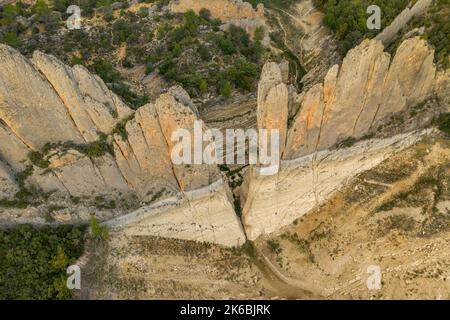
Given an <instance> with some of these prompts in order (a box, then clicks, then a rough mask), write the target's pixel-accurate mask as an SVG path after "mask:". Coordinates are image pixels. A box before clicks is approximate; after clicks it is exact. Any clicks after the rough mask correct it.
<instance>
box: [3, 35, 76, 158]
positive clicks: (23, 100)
mask: <svg viewBox="0 0 450 320" xmlns="http://www.w3.org/2000/svg"><path fill="white" fill-rule="evenodd" d="M0 65H1V68H0V118H1V119H2V125H3V126H4V127H7V128H8V129H9V130H10V132H13V133H14V134H15V135H16V136H17V138H18V139H20V140H21V141H24V142H25V143H26V145H27V146H28V147H30V148H33V149H40V148H42V147H43V146H44V145H45V144H46V143H48V142H57V141H69V140H70V141H73V142H75V143H83V142H85V140H84V139H83V137H82V135H81V133H80V131H79V130H78V129H77V127H76V125H75V123H74V122H73V120H72V118H71V117H70V114H69V112H68V110H67V108H66V106H65V105H64V103H63V101H62V100H61V98H60V97H59V96H58V94H57V93H56V92H55V90H54V89H53V87H52V86H51V84H50V83H49V82H48V81H47V80H46V79H45V78H44V76H43V75H42V74H41V73H40V72H39V71H38V70H37V69H36V68H35V67H34V66H33V65H32V64H31V62H30V61H28V60H27V59H26V58H25V57H23V56H22V55H21V54H20V53H19V52H17V51H16V50H14V49H12V48H10V47H8V46H6V45H3V44H1V45H0ZM3 143H4V142H3V141H2V144H3ZM5 143H6V142H5Z"/></svg>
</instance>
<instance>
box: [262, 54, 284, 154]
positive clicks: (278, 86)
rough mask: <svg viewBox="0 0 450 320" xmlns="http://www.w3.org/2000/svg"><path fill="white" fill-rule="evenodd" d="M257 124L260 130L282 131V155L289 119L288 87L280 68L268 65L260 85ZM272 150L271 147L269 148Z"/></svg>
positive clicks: (275, 65)
mask: <svg viewBox="0 0 450 320" xmlns="http://www.w3.org/2000/svg"><path fill="white" fill-rule="evenodd" d="M257 103H258V106H257V122H258V129H268V130H270V129H278V130H279V131H280V154H281V153H283V150H284V145H285V142H286V132H287V118H288V103H289V101H288V87H287V85H286V84H285V83H283V77H282V74H281V69H280V66H279V65H278V64H276V63H274V62H270V63H266V64H265V65H264V67H263V70H262V73H261V79H260V81H259V84H258V102H257ZM269 150H270V147H269Z"/></svg>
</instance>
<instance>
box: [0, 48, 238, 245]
mask: <svg viewBox="0 0 450 320" xmlns="http://www.w3.org/2000/svg"><path fill="white" fill-rule="evenodd" d="M197 120H198V111H197V110H196V107H195V105H194V104H193V103H192V101H191V99H190V97H189V95H188V94H187V93H186V91H184V90H183V89H182V88H180V87H173V88H171V89H169V90H168V92H167V93H165V94H163V95H161V96H160V97H159V98H158V99H156V101H155V103H154V104H147V105H145V106H143V107H141V108H139V109H138V110H137V111H133V110H131V109H130V108H128V107H127V106H126V105H125V104H124V103H123V102H122V101H121V100H120V99H119V98H118V97H117V96H116V95H115V94H114V93H112V92H110V91H109V90H108V88H107V87H106V85H105V84H104V83H103V81H102V80H101V79H100V78H99V77H97V76H94V75H92V74H90V73H89V72H88V71H87V70H86V69H85V68H84V67H81V66H75V67H73V68H71V67H70V66H67V65H65V64H63V63H62V62H60V61H58V60H57V59H56V58H54V57H52V56H49V55H46V54H43V53H41V52H35V53H34V55H33V59H32V61H29V60H28V59H26V58H25V57H23V56H22V55H21V54H19V53H18V52H17V51H16V50H14V49H12V48H9V47H7V46H4V45H0V182H1V184H0V200H5V201H10V200H14V199H15V195H16V193H17V192H18V191H20V190H23V188H33V190H36V191H38V192H40V193H47V194H48V195H50V194H51V195H52V197H53V198H52V199H53V200H54V201H58V202H59V203H64V204H67V203H70V201H69V200H68V199H69V197H70V199H71V201H72V200H73V199H78V200H77V201H78V202H79V201H81V202H82V203H81V205H80V206H76V207H73V206H70V205H67V208H66V207H64V209H61V210H59V211H55V213H54V214H53V218H54V219H55V221H57V222H65V223H71V222H80V221H85V220H86V219H88V218H89V215H90V214H91V213H92V211H91V210H92V208H91V207H90V206H91V204H92V201H93V200H95V201H103V200H102V199H106V201H110V200H119V201H122V200H125V201H128V202H130V201H134V202H135V203H134V207H138V206H143V208H144V209H143V211H142V210H141V211H138V213H139V212H144V213H145V217H147V218H146V220H145V221H144V222H143V224H137V225H132V226H131V227H130V226H129V225H128V224H127V223H125V224H124V225H123V227H124V228H125V229H126V231H127V232H131V233H132V234H150V235H155V236H163V237H177V238H180V239H187V240H199V241H209V242H215V243H219V244H223V245H229V246H232V245H239V244H242V243H243V242H244V241H245V236H244V233H243V231H242V228H241V226H240V223H239V220H238V218H237V216H236V214H235V212H234V209H233V206H232V197H231V194H230V191H229V189H228V185H227V184H224V183H223V182H222V176H221V174H220V172H219V170H218V169H217V166H213V165H203V164H197V165H196V164H192V165H189V164H186V165H184V164H182V165H174V164H173V162H172V159H171V153H172V151H173V148H174V145H175V144H176V141H173V139H172V138H173V137H172V135H173V133H174V132H176V131H177V130H178V129H182V130H185V131H186V132H188V133H189V134H190V135H191V138H192V139H193V137H194V134H195V132H194V131H195V130H194V124H195V123H196V121H197ZM204 129H205V128H204V127H200V128H199V132H198V133H197V134H200V136H201V138H202V136H203V131H204ZM192 142H193V140H192ZM25 169H26V170H25ZM24 172H26V174H25V173H24ZM150 203H151V204H155V203H156V204H157V205H156V206H155V207H147V205H148V204H150ZM166 203H171V208H170V210H165V211H164V212H161V211H160V208H161V206H162V207H164V206H165V204H166ZM100 205H103V204H102V203H100ZM97 209H99V208H98V207H97ZM24 210H25V211H23V210H22V211H21V209H20V208H17V209H13V210H10V211H9V212H6V213H5V212H2V217H1V219H0V221H1V223H2V224H3V223H6V224H11V223H14V222H23V223H25V222H28V223H45V219H44V218H43V216H42V214H41V213H40V209H39V208H31V207H30V208H27V209H24ZM44 210H45V209H44ZM102 210H105V209H102ZM110 210H111V209H110ZM155 210H156V211H155ZM0 211H2V210H0ZM95 211H97V210H95ZM58 212H60V213H58ZM117 215H121V216H122V217H123V221H125V222H126V221H129V220H130V219H131V220H133V217H135V215H136V213H132V214H131V215H127V213H126V209H123V208H121V209H120V210H117V212H112V213H111V212H107V213H105V214H104V215H103V216H101V219H102V220H105V219H106V220H108V219H110V218H112V217H114V216H117ZM147 220H148V221H147ZM119 221H122V220H121V219H119ZM115 226H117V225H115Z"/></svg>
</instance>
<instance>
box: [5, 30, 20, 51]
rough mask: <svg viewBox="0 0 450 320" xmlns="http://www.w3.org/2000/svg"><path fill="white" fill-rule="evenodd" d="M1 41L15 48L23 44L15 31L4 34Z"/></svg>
mask: <svg viewBox="0 0 450 320" xmlns="http://www.w3.org/2000/svg"><path fill="white" fill-rule="evenodd" d="M1 42H2V43H4V44H7V45H8V46H11V47H14V48H18V47H19V46H20V45H21V41H20V39H19V37H18V36H17V34H16V33H15V32H6V33H5V34H4V35H3V36H2V39H1Z"/></svg>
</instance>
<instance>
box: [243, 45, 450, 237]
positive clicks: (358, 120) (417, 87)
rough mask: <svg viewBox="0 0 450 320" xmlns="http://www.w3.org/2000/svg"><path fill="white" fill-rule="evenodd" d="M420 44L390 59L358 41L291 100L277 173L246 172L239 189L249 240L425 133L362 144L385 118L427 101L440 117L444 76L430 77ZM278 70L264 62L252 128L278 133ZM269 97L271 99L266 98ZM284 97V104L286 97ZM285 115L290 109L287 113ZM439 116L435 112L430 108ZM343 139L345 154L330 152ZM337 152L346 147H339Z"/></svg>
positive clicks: (281, 110)
mask: <svg viewBox="0 0 450 320" xmlns="http://www.w3.org/2000/svg"><path fill="white" fill-rule="evenodd" d="M433 56H434V52H433V50H432V49H431V48H430V47H429V46H428V45H427V43H426V41H424V40H421V39H419V38H413V39H408V40H406V41H404V42H403V43H402V44H401V45H400V46H399V48H398V50H397V52H396V54H395V56H394V58H393V59H392V60H391V57H390V55H389V54H388V53H386V52H384V47H383V45H382V43H381V42H380V41H378V40H365V41H364V42H363V43H361V44H360V45H359V46H357V47H356V48H354V49H352V50H350V51H349V53H348V54H347V56H346V57H345V59H344V61H343V63H342V65H341V66H338V65H335V66H333V67H332V68H331V69H330V70H329V71H328V73H327V76H326V77H325V79H324V81H323V83H319V84H316V85H315V86H313V87H312V88H310V89H309V90H307V91H306V92H304V93H301V94H299V95H295V94H294V95H293V96H292V97H295V98H296V99H299V100H300V101H301V106H300V110H299V111H298V112H297V114H296V116H295V117H294V119H293V124H292V126H291V128H290V129H289V130H288V132H287V140H286V145H285V146H284V145H282V146H281V148H282V150H283V151H284V152H283V159H282V161H281V167H280V171H279V172H278V174H276V175H274V176H268V177H267V176H260V175H259V174H258V170H250V175H249V177H248V180H247V181H246V183H245V186H246V187H245V189H246V190H244V197H243V198H245V199H246V201H245V205H244V209H243V224H244V228H245V230H246V234H247V236H248V238H249V239H256V238H257V237H258V236H259V235H261V234H266V233H272V232H275V231H277V230H279V229H280V228H281V227H283V226H285V225H288V224H290V223H292V222H293V221H294V220H295V219H297V218H299V217H301V216H302V215H303V214H306V213H307V212H310V211H311V210H313V209H314V208H317V207H318V206H319V205H320V204H322V203H323V202H324V201H325V200H327V199H328V198H329V197H330V196H331V195H332V194H333V193H334V192H336V191H337V190H339V189H340V188H341V187H342V185H344V184H345V183H346V181H348V180H349V179H351V178H352V177H354V176H355V175H357V174H358V173H361V172H363V171H366V170H369V169H371V168H372V167H374V166H376V165H378V164H379V163H381V162H382V161H383V160H384V159H386V158H388V157H390V156H391V155H392V154H394V153H396V152H399V151H401V150H403V149H404V148H406V147H408V146H410V145H412V144H414V143H415V142H417V141H418V140H419V139H420V138H421V136H422V135H423V134H427V132H426V131H424V132H421V131H420V128H419V127H415V128H414V129H415V130H417V129H419V130H417V131H415V132H407V133H402V134H397V135H394V136H392V137H388V138H384V139H363V140H364V141H361V142H358V143H356V144H355V145H354V146H350V147H349V145H351V144H353V143H355V141H357V140H359V139H362V138H364V137H367V136H368V135H369V134H371V133H374V131H375V130H376V129H377V128H378V125H379V124H380V123H383V122H384V121H385V120H386V119H388V118H390V117H391V116H392V115H396V116H400V117H401V116H402V114H403V113H405V112H404V111H406V110H407V109H408V108H409V107H414V106H416V105H418V104H420V103H422V102H424V101H425V100H426V99H428V98H430V97H433V98H437V100H438V101H439V103H438V105H437V106H436V107H440V108H441V110H440V112H443V111H445V108H448V85H449V73H448V72H439V73H436V67H435V65H434V63H433ZM280 88H283V89H284V88H285V85H284V84H283V83H282V77H281V76H280V67H279V66H278V65H277V64H275V63H269V64H266V66H265V67H264V70H263V72H262V77H261V80H260V84H259V88H258V90H259V91H258V126H259V127H260V128H261V127H262V128H265V127H270V128H277V127H278V128H279V129H280V130H281V132H284V131H285V130H286V126H285V123H283V122H282V119H285V117H286V114H287V113H286V112H287V110H288V108H289V106H290V107H291V108H292V101H291V102H287V101H286V99H285V98H286V94H285V92H284V90H281V89H280ZM269 92H273V94H272V95H273V99H268V98H267V97H269V96H270V95H271V94H269ZM291 99H292V98H291ZM291 111H292V110H291ZM438 112H439V110H438ZM346 139H351V141H352V143H349V144H348V145H347V147H346V148H338V149H333V147H335V146H336V145H337V144H339V143H340V142H342V141H344V140H346ZM343 146H346V144H344V145H343Z"/></svg>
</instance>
